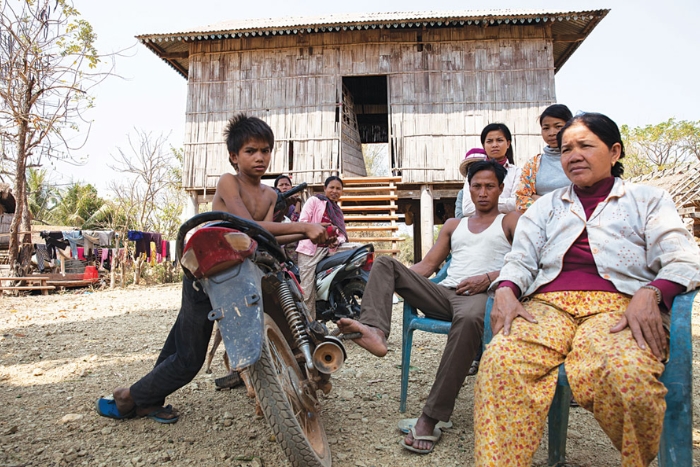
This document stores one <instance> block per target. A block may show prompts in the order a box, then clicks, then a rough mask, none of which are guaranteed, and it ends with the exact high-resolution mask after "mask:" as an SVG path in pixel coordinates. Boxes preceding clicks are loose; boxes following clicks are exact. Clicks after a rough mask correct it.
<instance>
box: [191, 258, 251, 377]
mask: <svg viewBox="0 0 700 467" xmlns="http://www.w3.org/2000/svg"><path fill="white" fill-rule="evenodd" d="M262 276H263V275H262V272H261V271H260V269H259V268H258V267H257V266H256V265H255V263H253V262H252V261H250V260H248V259H246V260H244V261H243V262H242V263H241V264H238V265H236V266H233V267H232V268H229V269H227V270H225V271H223V272H220V273H218V274H215V275H213V276H211V277H206V278H204V279H201V280H200V281H199V282H200V283H201V284H202V286H203V287H204V291H205V292H206V294H207V296H209V300H210V301H211V305H212V311H211V312H210V313H209V319H210V320H211V321H217V322H218V326H219V330H220V331H221V340H222V341H223V343H224V347H225V348H226V353H227V354H228V358H229V362H230V363H231V368H232V369H236V370H242V369H243V368H245V367H248V366H250V365H252V364H254V363H255V362H257V361H258V359H260V354H261V352H262V343H263V324H264V315H263V313H264V312H263V299H262V285H261V281H262Z"/></svg>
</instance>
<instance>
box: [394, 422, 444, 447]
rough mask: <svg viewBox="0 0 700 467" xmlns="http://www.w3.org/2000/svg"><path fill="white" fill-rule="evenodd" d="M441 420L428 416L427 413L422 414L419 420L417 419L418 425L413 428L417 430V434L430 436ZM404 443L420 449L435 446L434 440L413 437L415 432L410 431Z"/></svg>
mask: <svg viewBox="0 0 700 467" xmlns="http://www.w3.org/2000/svg"><path fill="white" fill-rule="evenodd" d="M438 421H439V420H436V419H434V418H430V417H428V416H427V415H426V414H424V413H423V414H421V416H420V418H419V419H418V421H416V426H415V427H414V428H413V430H414V431H415V432H416V436H430V435H432V434H433V432H434V431H435V425H437V423H438ZM403 441H404V443H406V444H407V445H409V446H413V447H414V448H416V449H420V450H429V449H431V448H432V447H433V442H432V441H428V440H425V439H413V434H411V432H410V431H409V432H408V434H407V435H406V437H405V438H404V440H403Z"/></svg>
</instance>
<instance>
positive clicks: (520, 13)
mask: <svg viewBox="0 0 700 467" xmlns="http://www.w3.org/2000/svg"><path fill="white" fill-rule="evenodd" d="M608 11H609V10H586V11H561V10H466V11H423V12H420V11H417V12H396V13H357V14H336V15H328V16H315V17H313V16H312V17H308V16H307V17H286V18H257V19H245V20H231V21H224V22H221V23H216V24H211V25H208V26H203V27H198V28H193V29H191V30H183V31H177V32H169V33H155V34H143V35H139V36H136V37H137V38H138V39H139V40H140V41H141V42H142V43H143V44H145V45H146V46H147V47H148V48H149V49H151V50H152V51H153V52H154V53H155V54H156V55H158V56H159V57H161V58H162V59H163V60H165V61H166V62H167V63H168V64H169V65H170V66H172V67H173V68H174V69H175V70H177V71H178V73H180V74H181V75H182V76H184V77H185V78H187V72H188V68H189V45H188V44H189V43H190V42H194V41H202V40H220V39H229V38H230V39H236V38H247V37H256V36H275V35H294V34H310V33H327V32H340V31H347V30H351V31H352V30H362V29H365V30H367V29H382V28H384V29H398V28H423V27H457V26H465V25H466V26H470V25H473V26H479V27H483V26H485V25H486V26H489V27H493V26H498V25H524V26H527V25H529V24H538V23H543V24H546V23H548V22H549V23H550V24H552V36H553V42H554V68H555V71H558V70H559V69H560V68H561V66H562V65H563V64H564V63H565V62H566V60H568V58H569V57H570V56H571V54H573V52H574V51H575V50H576V49H577V48H578V46H579V45H580V43H581V42H582V41H583V40H584V39H585V38H586V37H587V36H588V34H590V32H591V31H592V30H593V28H595V26H596V25H597V24H598V23H599V22H600V21H601V20H602V19H603V18H604V17H605V15H606V14H607V13H608Z"/></svg>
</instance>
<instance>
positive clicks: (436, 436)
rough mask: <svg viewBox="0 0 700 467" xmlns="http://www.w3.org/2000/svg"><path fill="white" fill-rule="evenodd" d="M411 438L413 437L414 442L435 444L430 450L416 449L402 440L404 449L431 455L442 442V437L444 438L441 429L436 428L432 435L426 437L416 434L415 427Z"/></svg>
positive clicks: (412, 429) (412, 428)
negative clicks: (438, 443)
mask: <svg viewBox="0 0 700 467" xmlns="http://www.w3.org/2000/svg"><path fill="white" fill-rule="evenodd" d="M410 431H411V436H413V440H414V441H431V442H432V443H433V444H432V446H430V449H416V448H414V447H413V446H411V445H409V444H406V440H405V439H402V440H401V446H403V447H404V449H408V450H409V451H412V452H417V453H418V454H430V453H431V452H433V449H435V445H436V444H437V442H438V441H439V440H440V437H441V436H442V431H440V428H438V427H435V429H434V430H433V434H432V435H424V436H419V435H417V434H416V429H415V427H411V429H410Z"/></svg>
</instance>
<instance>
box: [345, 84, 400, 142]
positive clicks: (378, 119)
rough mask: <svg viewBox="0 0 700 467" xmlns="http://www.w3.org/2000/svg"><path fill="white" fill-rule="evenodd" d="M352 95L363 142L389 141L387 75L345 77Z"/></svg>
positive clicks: (346, 85)
mask: <svg viewBox="0 0 700 467" xmlns="http://www.w3.org/2000/svg"><path fill="white" fill-rule="evenodd" d="M343 84H344V85H345V87H346V88H347V90H348V91H349V92H350V94H351V95H352V100H353V102H354V110H355V115H356V117H357V127H358V130H359V132H360V140H361V142H362V144H369V143H388V142H389V111H388V109H389V106H388V105H387V103H388V96H387V82H386V76H352V77H344V78H343Z"/></svg>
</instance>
